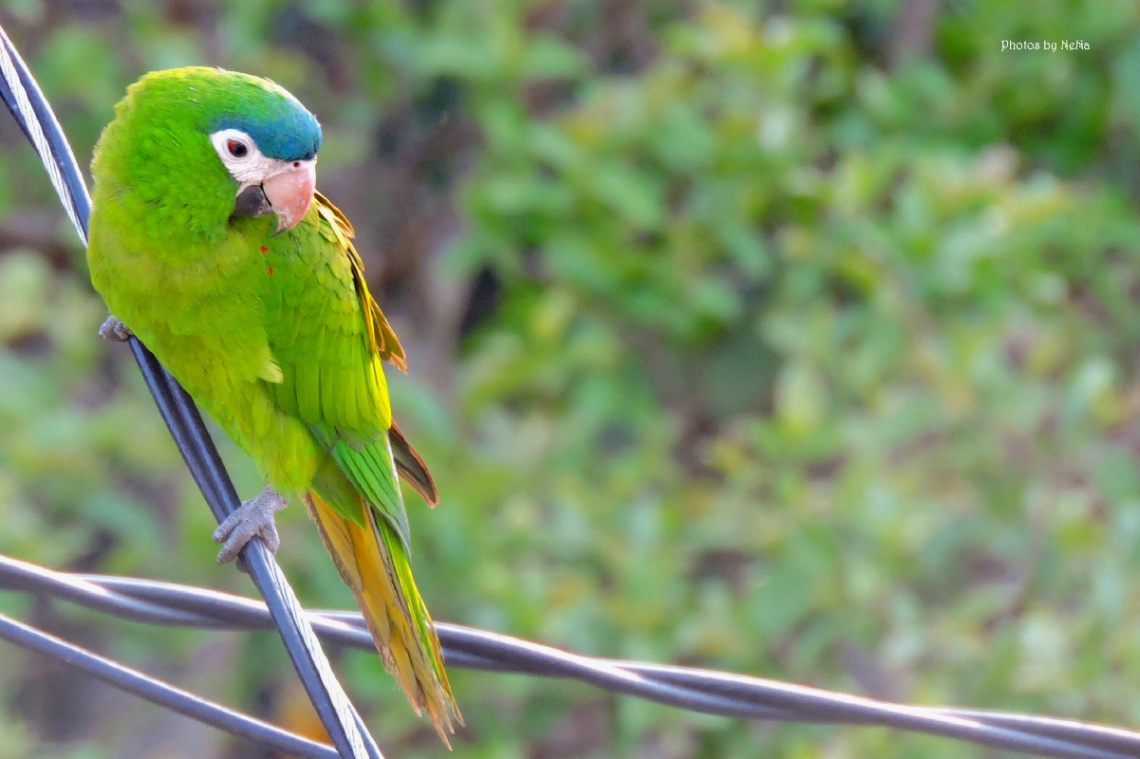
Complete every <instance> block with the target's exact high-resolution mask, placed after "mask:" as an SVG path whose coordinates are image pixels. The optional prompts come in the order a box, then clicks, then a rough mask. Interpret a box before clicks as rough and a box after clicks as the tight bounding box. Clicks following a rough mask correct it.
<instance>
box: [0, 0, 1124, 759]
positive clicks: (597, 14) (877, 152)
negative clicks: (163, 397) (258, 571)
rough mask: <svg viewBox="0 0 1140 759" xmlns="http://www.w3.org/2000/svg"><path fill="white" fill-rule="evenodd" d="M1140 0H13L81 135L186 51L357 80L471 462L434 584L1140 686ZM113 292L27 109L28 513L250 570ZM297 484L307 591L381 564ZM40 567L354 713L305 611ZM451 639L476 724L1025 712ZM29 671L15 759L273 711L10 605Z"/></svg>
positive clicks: (960, 680) (616, 636)
mask: <svg viewBox="0 0 1140 759" xmlns="http://www.w3.org/2000/svg"><path fill="white" fill-rule="evenodd" d="M1138 8H1140V6H1137V5H1136V4H1135V3H1133V2H1131V0H1102V2H1098V3H1087V2H1075V1H1073V2H1066V1H1063V0H1053V1H1052V2H1045V3H1036V4H1023V3H1014V2H981V0H977V1H976V2H971V1H970V0H945V1H944V2H940V1H939V0H773V1H772V2H762V1H761V0H740V1H739V2H731V1H730V0H723V1H720V2H712V1H706V0H488V1H487V2H481V3H473V2H467V1H466V0H357V1H354V2H344V1H341V0H290V1H288V2H283V1H279V0H240V2H239V1H238V0H233V1H232V2H222V3H210V2H205V0H5V1H4V3H3V6H2V7H0V23H2V24H3V26H4V27H5V28H6V29H7V30H8V32H9V34H10V35H11V37H12V38H13V40H14V41H15V43H16V45H17V46H18V47H19V49H20V50H21V51H22V52H23V54H24V55H25V57H26V58H27V59H28V62H29V64H30V65H31V67H32V70H33V71H34V73H35V74H36V75H37V77H38V78H39V81H40V83H41V85H42V87H43V89H44V91H45V93H46V94H47V96H48V97H49V99H50V100H51V101H52V102H53V103H54V105H55V107H56V109H57V111H58V113H59V114H60V117H61V119H62V121H63V124H64V127H65V129H66V130H67V132H68V134H69V135H70V138H71V140H72V144H73V146H74V148H75V151H76V154H77V157H78V158H79V160H80V163H81V164H83V166H84V167H86V166H87V164H88V162H89V161H90V157H91V151H92V146H93V145H94V143H95V141H96V139H97V137H98V135H99V130H100V129H101V128H102V126H103V125H104V124H105V123H106V122H107V121H108V120H110V118H111V115H112V110H111V109H112V106H113V104H114V103H115V102H116V101H117V100H118V99H119V98H120V97H121V96H122V94H123V92H124V89H125V87H126V86H127V85H128V84H129V83H131V82H132V81H134V80H135V79H137V78H138V77H139V76H140V75H141V74H143V73H144V72H146V71H149V70H152V69H160V68H166V67H171V66H178V65H185V64H192V63H193V64H216V65H220V66H224V67H226V68H231V69H238V70H242V71H247V72H250V73H255V74H260V75H264V76H269V77H271V78H273V79H275V80H276V81H278V82H280V83H281V84H283V85H284V86H286V87H287V88H288V89H290V90H291V91H292V92H293V93H295V94H296V95H297V96H298V97H299V98H300V99H301V100H302V101H303V102H304V103H306V104H307V105H308V106H309V107H310V108H311V109H312V110H313V111H314V112H315V113H316V114H317V115H318V117H319V118H320V120H321V121H322V123H323V125H324V129H325V146H324V149H323V150H322V152H321V164H320V181H321V187H322V189H323V191H324V192H325V193H326V194H327V195H328V196H329V197H330V198H332V200H333V201H334V202H335V203H337V204H338V205H339V206H340V207H341V208H342V209H343V210H344V211H345V212H346V213H347V214H348V216H349V217H350V218H351V219H352V220H353V222H354V223H355V225H356V229H357V231H358V242H359V247H360V250H361V252H362V253H363V255H364V257H365V260H366V262H367V265H368V275H369V278H370V282H371V285H372V290H373V292H374V293H375V294H376V295H377V297H378V299H379V301H380V303H381V305H382V306H383V307H384V309H385V310H386V311H387V313H388V314H389V317H390V319H391V321H392V323H393V324H394V325H395V327H396V329H397V331H398V333H399V334H400V336H401V337H402V339H403V341H404V343H405V346H406V348H407V351H408V355H409V358H410V364H411V371H410V373H409V375H408V376H406V377H404V376H398V375H397V376H393V377H392V380H391V381H392V385H393V392H394V400H395V407H396V409H397V416H398V418H399V420H400V422H401V424H402V425H403V427H404V429H405V430H406V431H407V432H408V435H409V437H411V438H412V439H413V440H414V442H415V443H416V445H417V447H419V448H420V450H421V451H422V453H423V454H424V456H425V458H426V459H427V460H428V462H429V463H430V464H431V466H432V470H433V472H434V473H435V475H436V478H437V480H438V483H439V485H440V489H441V491H442V493H443V501H442V503H441V504H440V506H439V507H438V508H437V509H436V510H435V511H429V510H428V509H426V508H424V507H423V505H422V503H421V502H419V501H418V500H417V499H416V497H415V495H414V494H413V495H411V496H410V500H412V501H413V502H411V503H410V504H409V507H410V511H411V520H412V529H413V537H414V542H415V552H414V554H413V563H414V567H415V571H416V575H417V577H418V578H419V582H420V586H421V589H422V590H423V593H424V596H425V597H426V598H427V600H428V603H429V606H430V607H431V609H432V611H433V613H434V615H435V617H436V618H437V619H439V620H447V621H452V622H458V623H463V624H468V625H475V626H479V627H483V628H488V629H491V630H495V631H499V632H503V633H508V634H511V635H517V636H522V637H525V638H530V639H533V640H537V641H541V642H543V643H548V644H552V645H555V646H561V647H565V648H568V649H571V650H574V651H578V652H582V653H586V654H594V655H600V656H607V657H623V658H624V657H629V658H638V659H649V660H653V661H659V662H676V663H683V664H691V665H700V666H707V667H714V668H719V669H726V670H734V671H739V672H746V673H751V674H756V675H762V676H766V677H772V678H778V679H786V680H792V681H796V682H801V683H808V684H812V685H817V686H821V687H827V688H834V689H841V690H849V691H852V692H857V693H862V694H868V695H871V696H875V697H882V698H889V699H898V700H902V701H906V702H914V703H922V704H939V705H942V704H947V705H948V704H957V705H963V706H975V707H989V708H997V709H1011V710H1025V711H1032V712H1038V713H1048V714H1054V715H1058V716H1066V717H1073V718H1081V719H1089V720H1096V721H1102V722H1107V723H1114V724H1118V725H1122V726H1131V727H1136V726H1137V725H1140V698H1138V697H1137V695H1136V694H1137V692H1138V691H1137V687H1138V685H1140V593H1138V591H1137V590H1136V583H1135V578H1136V576H1137V573H1138V570H1140V473H1138V472H1137V468H1136V460H1137V456H1138V454H1140V351H1138V349H1137V341H1138V338H1140V307H1138V303H1140V260H1138V254H1140V222H1138V220H1137V208H1138V202H1140V132H1138V128H1140V31H1138V28H1140V27H1138V25H1137V22H1138V21H1140V10H1138ZM1003 40H1011V41H1015V42H1017V41H1050V42H1055V43H1061V42H1063V41H1066V40H1067V41H1077V40H1081V41H1084V42H1086V43H1087V44H1088V48H1089V49H1087V50H1077V51H1064V50H1061V49H1058V50H1057V51H1056V52H1047V51H1043V50H1037V51H1024V52H1010V51H1005V52H1003V51H1002V49H1001V48H1002V44H1001V43H1002V41H1003ZM104 316H105V309H104V306H103V304H102V303H101V301H100V300H99V298H98V296H97V295H95V294H94V293H93V292H92V290H91V287H90V285H89V283H88V278H87V274H86V270H85V263H84V257H83V251H82V249H81V247H80V245H79V243H78V241H77V239H76V236H75V234H74V232H73V231H72V230H71V229H70V228H69V226H68V223H67V221H66V219H65V217H64V215H63V213H62V212H61V210H60V207H59V204H58V202H57V200H56V199H55V197H54V195H53V194H52V192H51V189H50V186H49V185H48V183H47V180H46V178H45V175H44V172H43V170H42V168H41V167H40V165H39V163H38V160H37V159H36V158H35V156H34V154H33V152H32V151H31V149H30V148H29V146H28V145H27V144H26V143H25V141H24V138H23V137H22V135H21V134H20V133H19V132H18V130H17V128H16V127H15V126H14V124H13V123H12V121H11V120H10V119H9V118H8V117H7V116H4V117H3V118H0V525H2V527H0V551H2V552H3V553H5V554H9V555H11V556H14V557H17V558H20V559H25V560H29V561H34V562H37V563H40V564H44V565H46V566H49V567H53V568H57V569H64V570H77V571H84V572H109V573H121V574H130V575H137V576H141V577H151V578H157V579H163V580H174V581H181V582H187V583H194V584H200V585H205V586H209V587H213V588H219V589H226V590H232V591H235V592H240V593H245V594H252V593H253V589H252V587H251V586H250V584H249V583H248V581H247V580H246V579H245V577H244V576H243V575H241V574H240V573H238V572H236V571H234V569H233V568H232V567H224V568H219V567H218V566H217V565H216V564H215V562H214V555H215V552H216V547H215V546H214V544H213V542H212V541H211V539H210V533H211V531H212V529H213V526H214V525H213V522H212V518H211V517H210V514H209V511H208V510H207V508H206V506H205V504H204V503H203V502H202V500H201V498H200V496H199V495H198V493H197V491H196V489H195V488H194V486H193V484H192V483H191V481H190V478H189V476H188V475H187V473H186V471H185V470H184V468H183V465H182V463H181V460H180V459H179V456H178V454H177V451H176V449H175V448H174V445H173V443H172V442H171V441H170V440H169V438H168V436H167V433H166V430H165V429H164V427H163V425H162V422H161V420H160V419H159V416H158V414H157V413H156V411H155V409H154V408H153V405H152V403H151V400H150V398H149V396H148V395H147V393H146V391H145V388H144V387H143V385H142V383H141V381H140V379H139V378H138V376H137V372H136V370H135V367H134V365H133V362H132V360H131V359H130V356H129V353H128V351H126V350H125V349H124V348H123V347H121V346H118V345H108V344H107V343H105V342H103V341H101V340H99V339H98V338H97V337H96V329H97V327H98V325H99V324H100V322H101V321H102V319H103V318H104ZM224 454H225V455H226V457H227V459H228V461H229V462H231V464H232V469H233V472H234V476H235V477H236V479H237V480H238V482H239V487H240V490H241V492H243V493H245V494H247V495H251V494H253V493H255V492H257V490H258V488H259V487H260V485H259V483H258V481H257V477H256V474H255V472H254V470H253V468H252V465H251V464H250V463H249V461H248V460H247V459H245V458H244V457H243V456H242V455H241V454H240V452H238V451H236V450H235V449H234V448H233V446H232V445H228V446H227V447H225V449H224ZM279 523H280V524H281V526H282V533H283V536H282V537H283V541H282V549H281V552H280V553H279V559H280V561H281V563H282V564H283V565H284V567H285V569H286V571H287V573H288V574H289V576H290V578H291V579H292V580H293V581H294V582H295V584H296V587H297V589H298V592H299V593H300V594H301V596H302V599H303V600H304V601H305V602H306V603H307V604H308V605H310V606H314V607H341V608H351V607H352V600H351V597H350V595H349V593H348V591H347V590H346V589H345V588H344V587H343V586H342V585H341V584H340V581H339V580H338V578H337V577H336V573H335V571H334V570H333V567H332V565H331V563H330V561H329V559H328V558H327V556H326V555H325V553H324V551H323V549H322V548H321V546H320V542H319V540H318V537H317V535H316V532H315V530H314V529H313V527H312V525H311V524H310V523H309V522H308V520H307V519H306V517H305V515H304V510H303V509H302V508H299V507H296V506H295V507H293V508H290V509H288V510H286V512H284V513H283V514H282V515H281V516H280V518H279ZM0 608H2V609H3V610H4V611H6V612H9V613H14V614H17V615H18V616H20V617H21V618H23V619H26V620H30V621H32V622H34V623H35V624H37V625H40V626H43V627H45V628H47V629H50V630H53V631H55V632H57V633H60V634H63V635H65V636H68V637H70V638H72V639H75V640H77V641H79V642H80V643H82V644H85V645H88V646H90V647H92V648H94V649H96V650H97V651H100V652H102V653H106V654H108V655H112V656H115V657H118V658H121V659H123V660H125V661H126V662H128V663H130V664H132V665H134V666H137V667H140V668H142V669H144V670H146V671H147V672H149V673H151V674H154V675H156V676H160V677H163V678H166V679H169V680H172V681H173V682H175V683H177V684H179V685H181V686H183V687H187V688H190V689H193V690H197V691H199V692H201V693H203V694H205V695H207V696H209V697H212V698H215V699H218V700H221V701H223V702H225V703H228V704H231V705H234V706H237V707H239V708H241V709H244V710H247V711H250V712H253V713H256V714H258V715H261V716H263V717H265V718H267V719H270V720H273V721H276V722H278V723H280V724H282V725H285V726H287V727H289V728H291V729H294V730H301V731H312V730H314V729H316V728H315V721H314V718H313V716H312V714H311V712H310V711H309V710H308V707H307V702H306V701H305V699H304V697H303V696H302V695H301V693H300V692H299V689H298V687H297V686H296V685H295V677H294V675H293V673H292V670H291V669H290V667H289V664H288V663H287V660H286V658H285V656H284V654H283V653H282V650H281V647H280V645H279V644H278V642H277V639H276V638H275V636H274V635H272V634H261V635H253V634H236V633H197V632H188V631H176V630H168V629H159V628H149V627H144V626H140V625H134V624H131V623H127V622H121V621H116V620H112V619H109V618H106V617H102V616H99V615H95V614H92V613H87V612H83V611H80V610H77V609H75V608H72V607H69V606H66V605H54V604H47V603H36V602H33V601H31V600H29V599H27V598H23V597H19V596H12V595H5V596H3V597H0ZM333 656H334V658H335V659H336V662H337V666H338V670H339V671H340V672H341V673H342V674H343V676H344V678H345V680H346V685H347V687H348V688H349V690H350V692H351V693H352V694H353V695H354V696H355V698H356V700H357V703H358V704H359V705H360V706H361V708H362V710H363V711H364V712H365V713H366V715H367V718H368V720H369V723H370V724H371V725H372V727H373V729H374V732H375V734H376V737H377V739H378V741H379V743H380V745H381V747H382V748H383V749H384V750H385V751H386V752H387V753H388V755H389V756H391V757H394V759H412V758H413V757H443V756H447V755H448V753H447V751H446V750H445V749H444V748H443V747H442V746H441V745H440V743H439V742H438V740H437V739H436V738H435V736H434V735H433V733H432V731H431V729H430V728H429V727H428V726H427V725H426V724H425V723H424V722H423V721H420V720H417V719H416V718H415V717H414V715H413V714H412V712H411V710H410V709H409V708H408V706H407V704H406V702H405V701H404V698H403V696H402V695H401V694H400V693H398V692H397V690H396V688H395V686H394V684H393V682H392V680H391V679H390V678H389V677H388V676H387V675H386V674H385V673H384V672H383V670H382V667H381V665H380V661H379V658H378V657H376V656H374V655H369V654H365V653H362V652H344V651H340V652H333ZM452 682H453V684H454V686H455V689H456V694H457V696H458V699H459V703H460V704H461V706H462V708H463V712H464V715H465V716H466V719H467V724H468V727H467V729H466V730H464V731H463V732H462V733H461V734H460V735H459V736H458V737H457V739H456V741H455V752H454V756H457V757H496V758H498V757H503V758H506V759H515V758H518V759H560V758H566V759H569V758H570V757H650V758H653V759H671V758H673V757H676V758H678V759H680V758H684V757H726V758H731V757H755V756H781V757H797V758H801V759H807V758H810V757H828V758H839V757H867V756H875V757H888V758H889V757H914V756H923V757H993V756H999V755H1000V754H998V753H995V752H987V751H983V750H981V749H973V748H970V747H964V746H961V745H958V744H954V743H950V742H948V741H944V740H940V739H933V738H926V737H921V736H911V735H901V734H897V733H891V732H888V731H885V730H880V729H852V728H821V727H803V726H795V725H791V726H786V725H770V724H763V723H756V722H744V721H738V720H728V719H720V718H712V717H705V716H696V715H692V714H686V713H683V712H680V711H677V710H672V709H668V708H665V707H661V706H656V705H652V704H646V703H641V702H637V701H634V700H630V699H627V698H622V697H617V696H612V695H606V694H602V693H599V692H597V691H594V690H592V689H590V688H588V687H586V686H583V685H575V684H569V683H565V682H558V681H542V680H536V679H526V678H522V677H518V676H505V675H493V674H485V673H471V672H463V671H458V670H456V671H454V672H453V673H452ZM0 695H2V699H3V709H2V710H0V734H2V735H3V736H4V739H3V740H2V741H0V759H20V758H23V757H50V758H53V759H55V758H58V759H65V758H66V759H81V758H82V759H97V758H100V757H131V758H140V759H144V758H145V759H151V758H154V759H158V758H164V759H165V758H170V759H180V758H182V757H207V758H213V757H218V758H220V759H231V758H234V757H239V756H241V757H261V758H263V759H266V758H267V757H269V756H271V755H270V754H267V753H264V752H262V751H261V750H260V749H258V748H257V747H251V746H250V745H248V744H241V743H236V742H233V741H231V740H230V739H228V738H227V737H225V736H223V735H222V734H220V733H217V732H215V731H213V730H211V729H209V728H205V727H202V726H199V725H197V724H195V723H193V722H190V721H188V720H185V719H183V718H182V717H178V716H175V715H171V714H168V713H166V712H164V711H162V710H160V709H158V708H157V707H154V706H151V705H149V704H146V703H144V702H141V701H138V700H135V699H134V698H132V697H130V696H125V695H122V694H120V693H118V692H116V691H113V690H111V689H109V688H106V687H104V686H101V685H98V684H95V683H94V682H93V681H91V680H89V679H87V678H85V677H83V676H81V675H78V674H76V673H74V672H72V671H70V670H67V669H65V668H63V667H62V666H61V665H57V664H55V663H53V662H50V661H47V660H43V659H38V658H36V657H33V656H30V655H28V654H26V653H24V652H23V651H20V650H18V649H15V648H12V647H10V646H8V645H0Z"/></svg>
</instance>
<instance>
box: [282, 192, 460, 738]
mask: <svg viewBox="0 0 1140 759" xmlns="http://www.w3.org/2000/svg"><path fill="white" fill-rule="evenodd" d="M352 236H353V231H352V226H351V225H350V224H349V223H348V221H347V219H345V218H344V216H343V215H342V214H341V213H340V212H339V211H338V210H337V209H336V208H335V207H333V206H332V204H330V203H329V202H328V201H327V200H326V199H325V198H324V197H323V196H321V195H319V194H318V195H317V197H316V199H315V201H314V203H313V208H312V209H311V210H310V212H309V215H308V216H307V217H306V219H305V221H304V222H303V223H302V224H300V225H298V227H297V228H296V229H295V230H294V232H293V233H292V234H289V235H280V236H278V237H274V238H271V239H270V240H269V243H268V244H267V245H266V246H265V250H263V252H264V254H265V259H266V261H265V263H266V274H267V284H268V290H269V293H270V294H269V295H268V296H267V297H266V299H265V300H266V303H267V305H268V308H267V315H266V317H267V325H266V329H267V331H268V334H269V345H270V348H271V350H272V353H273V358H274V359H275V361H276V365H277V366H279V367H280V370H281V371H280V375H281V376H280V381H276V382H266V383H265V385H266V387H267V388H268V389H269V391H270V392H272V393H273V394H274V397H275V399H276V402H277V404H278V405H279V406H280V408H281V409H282V410H284V411H285V412H287V413H289V414H292V415H295V416H296V417H297V418H299V419H300V420H301V421H302V422H303V423H304V424H305V425H306V426H307V427H308V429H309V431H310V432H311V434H312V436H313V438H314V439H315V440H316V441H317V443H318V444H319V445H320V447H321V448H322V450H323V451H324V452H325V453H326V454H327V457H326V458H325V459H324V461H323V462H322V463H321V464H320V465H319V466H318V470H317V475H316V477H315V478H314V480H313V483H312V488H313V491H312V492H310V493H308V494H306V495H305V502H306V505H307V507H308V508H309V511H310V514H311V515H312V516H313V519H314V520H315V521H316V522H317V525H318V527H319V528H320V531H321V536H322V538H323V540H324V541H325V545H326V546H327V547H328V549H329V551H330V553H331V554H332V556H333V559H334V560H335V562H336V565H337V569H338V570H339V571H340V574H341V577H342V578H343V579H344V581H345V582H346V583H347V584H348V585H349V587H350V588H351V589H352V591H353V593H354V594H355V595H356V597H357V600H358V602H359V603H360V606H361V608H362V610H364V612H365V618H366V619H367V620H368V625H369V628H370V629H371V630H372V633H373V636H374V638H375V639H376V644H377V647H378V648H379V649H380V652H381V654H382V656H383V658H384V662H385V664H386V666H387V667H388V669H389V670H390V671H391V672H392V673H393V674H394V675H395V676H396V678H397V680H398V681H399V682H400V684H401V686H402V687H403V688H404V690H405V692H406V693H407V695H408V698H409V700H410V701H411V702H412V704H413V706H415V707H416V708H417V709H420V708H423V709H426V710H427V712H428V714H429V715H430V716H431V718H432V721H433V722H434V723H435V726H436V729H437V731H438V732H439V734H440V736H441V737H442V738H443V739H444V741H445V742H446V741H447V737H446V734H445V733H446V731H450V730H451V729H452V725H453V723H454V722H462V717H461V716H460V714H459V710H458V707H457V706H456V705H455V700H454V698H453V697H452V694H451V687H450V685H449V684H448V681H447V675H446V673H445V671H444V668H443V660H442V657H441V656H440V646H439V639H438V637H437V636H436V633H435V629H434V627H432V625H431V618H430V616H429V615H428V611H427V608H426V606H425V605H424V602H423V599H422V598H421V597H420V595H419V591H418V590H417V589H416V585H415V581H414V579H413V577H412V570H411V565H410V564H409V561H408V557H409V554H410V543H411V540H410V535H409V529H408V516H407V511H406V509H405V506H404V500H403V497H402V495H401V493H400V486H399V481H398V476H399V475H398V472H403V473H404V474H405V477H407V478H408V480H409V481H410V482H411V483H412V485H413V487H415V488H416V489H417V490H418V491H420V492H421V493H424V494H425V498H426V499H427V500H428V501H429V503H432V504H433V505H434V503H435V501H436V500H438V495H437V494H436V492H435V485H434V483H433V482H432V480H431V475H430V474H429V473H428V472H427V468H426V467H425V466H424V465H423V460H422V459H420V457H419V455H418V454H416V453H415V451H414V450H413V449H412V448H411V446H409V445H408V444H407V441H406V440H405V439H404V437H403V435H402V434H401V433H400V432H399V428H395V427H394V425H393V422H392V411H391V405H390V402H389V399H388V386H387V382H386V380H385V379H384V370H383V365H382V361H384V360H387V361H389V362H391V363H393V364H395V365H396V366H397V367H399V368H401V369H403V368H405V366H406V363H405V359H404V351H403V348H402V347H401V346H400V342H399V340H398V339H397V338H396V335H395V333H394V332H393V331H392V328H391V326H390V325H389V324H388V321H387V319H385V318H384V314H383V313H382V312H381V311H380V308H379V307H378V306H377V305H376V302H375V301H374V300H373V298H372V296H371V295H370V294H369V292H368V287H367V284H366V283H365V281H364V266H363V263H362V262H361V260H360V256H359V255H358V254H357V252H356V249H355V248H354V247H353V245H352ZM393 429H394V430H395V431H394V432H392V430H393ZM393 438H395V442H396V445H395V452H394V450H393V443H392V439H393ZM377 516H378V517H379V518H376V517H377Z"/></svg>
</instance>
